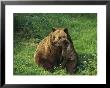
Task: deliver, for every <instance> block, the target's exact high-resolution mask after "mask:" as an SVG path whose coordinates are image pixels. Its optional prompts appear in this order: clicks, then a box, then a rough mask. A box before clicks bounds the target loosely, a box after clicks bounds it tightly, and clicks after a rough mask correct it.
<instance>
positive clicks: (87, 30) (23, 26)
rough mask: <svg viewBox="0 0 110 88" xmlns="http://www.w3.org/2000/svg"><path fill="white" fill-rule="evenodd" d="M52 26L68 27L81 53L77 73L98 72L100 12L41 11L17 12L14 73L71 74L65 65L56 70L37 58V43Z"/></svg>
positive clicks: (77, 49)
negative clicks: (38, 62)
mask: <svg viewBox="0 0 110 88" xmlns="http://www.w3.org/2000/svg"><path fill="white" fill-rule="evenodd" d="M52 27H56V28H58V27H64V28H65V27H66V28H68V30H69V33H70V36H71V38H72V40H73V43H74V46H75V49H76V51H77V53H78V57H79V59H78V67H77V71H76V73H75V75H96V74H97V29H96V28H97V14H95V13H90V14H89V13H87V14H85V13H84V14H76V13H74V14H72V13H68V14H67V13H65V14H64V13H49V14H48V13H47V14H46V13H39V14H32V13H30V14H23V13H16V14H14V63H13V69H14V70H13V71H14V72H13V73H14V75H68V74H67V73H66V70H65V69H61V68H60V67H58V68H56V69H55V71H54V72H53V73H50V72H48V71H46V70H44V69H43V68H42V67H40V66H38V65H37V64H35V62H34V52H35V50H36V46H37V44H38V43H39V42H40V41H41V40H42V39H43V38H44V37H46V36H47V35H48V34H49V33H50V32H51V29H52Z"/></svg>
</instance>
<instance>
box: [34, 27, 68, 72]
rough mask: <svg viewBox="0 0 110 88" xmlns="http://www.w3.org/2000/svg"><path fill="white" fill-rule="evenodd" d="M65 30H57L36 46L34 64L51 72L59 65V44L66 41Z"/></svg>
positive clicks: (60, 49)
mask: <svg viewBox="0 0 110 88" xmlns="http://www.w3.org/2000/svg"><path fill="white" fill-rule="evenodd" d="M64 31H65V29H63V28H58V29H55V30H54V31H53V32H51V33H50V34H49V36H47V37H45V38H44V39H43V40H42V41H41V42H40V43H39V45H38V46H37V50H36V52H35V62H36V63H37V64H39V65H42V66H43V67H44V68H45V69H47V70H51V69H53V68H54V66H57V65H59V62H60V58H61V56H62V47H61V42H64V41H65V40H67V34H66V33H65V32H64Z"/></svg>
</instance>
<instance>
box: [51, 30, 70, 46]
mask: <svg viewBox="0 0 110 88" xmlns="http://www.w3.org/2000/svg"><path fill="white" fill-rule="evenodd" d="M51 36H52V44H53V45H54V46H61V47H65V46H68V44H69V40H68V29H67V28H53V32H52V35H51Z"/></svg>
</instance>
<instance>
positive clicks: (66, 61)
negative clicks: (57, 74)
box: [62, 31, 78, 74]
mask: <svg viewBox="0 0 110 88" xmlns="http://www.w3.org/2000/svg"><path fill="white" fill-rule="evenodd" d="M66 33H67V36H68V41H67V43H68V44H67V46H65V45H64V46H62V57H63V62H62V67H63V68H64V67H66V70H67V72H68V73H70V74H73V73H74V72H75V71H76V67H77V59H78V56H77V53H76V51H75V48H74V45H73V42H72V39H71V37H70V35H69V34H68V31H66Z"/></svg>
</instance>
